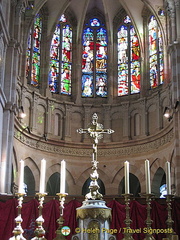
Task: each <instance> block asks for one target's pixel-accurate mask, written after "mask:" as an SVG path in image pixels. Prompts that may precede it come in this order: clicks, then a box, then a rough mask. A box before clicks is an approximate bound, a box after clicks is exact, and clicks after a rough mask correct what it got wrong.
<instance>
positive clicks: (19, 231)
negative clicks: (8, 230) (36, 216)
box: [9, 193, 26, 240]
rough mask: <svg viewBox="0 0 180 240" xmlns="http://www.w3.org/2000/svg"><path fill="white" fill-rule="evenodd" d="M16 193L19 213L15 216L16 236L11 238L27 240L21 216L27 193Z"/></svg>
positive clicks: (12, 239)
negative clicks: (24, 235)
mask: <svg viewBox="0 0 180 240" xmlns="http://www.w3.org/2000/svg"><path fill="white" fill-rule="evenodd" d="M15 195H16V196H17V198H18V206H17V208H18V215H17V217H16V218H15V222H16V226H15V228H14V230H13V233H14V236H13V237H11V238H10V239H9V240H26V239H25V238H24V237H23V232H24V231H23V229H22V226H21V223H22V221H23V220H22V217H21V209H22V203H23V197H24V195H25V193H15Z"/></svg>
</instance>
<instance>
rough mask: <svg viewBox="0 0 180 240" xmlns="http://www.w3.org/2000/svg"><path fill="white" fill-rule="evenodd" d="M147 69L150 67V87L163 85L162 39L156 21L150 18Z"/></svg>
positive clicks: (152, 17)
mask: <svg viewBox="0 0 180 240" xmlns="http://www.w3.org/2000/svg"><path fill="white" fill-rule="evenodd" d="M148 28H149V67H150V86H151V87H152V88H155V87H157V86H158V85H159V84H162V83H163V70H164V66H163V47H162V37H161V32H160V30H159V27H158V24H157V21H156V19H155V17H154V16H151V18H150V21H149V25H148Z"/></svg>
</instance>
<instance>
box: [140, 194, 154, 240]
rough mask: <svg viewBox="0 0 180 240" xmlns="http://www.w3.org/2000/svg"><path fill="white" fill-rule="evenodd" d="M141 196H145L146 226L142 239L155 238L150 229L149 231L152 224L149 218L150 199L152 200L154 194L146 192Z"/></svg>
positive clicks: (150, 239) (152, 239)
mask: <svg viewBox="0 0 180 240" xmlns="http://www.w3.org/2000/svg"><path fill="white" fill-rule="evenodd" d="M142 196H144V197H145V198H146V204H147V207H146V209H147V219H146V227H147V233H146V236H145V238H144V240H155V238H154V237H153V235H152V231H151V229H152V228H151V225H152V222H153V221H152V220H151V201H152V197H153V196H154V194H151V193H146V194H143V195H142Z"/></svg>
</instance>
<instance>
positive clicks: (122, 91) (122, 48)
mask: <svg viewBox="0 0 180 240" xmlns="http://www.w3.org/2000/svg"><path fill="white" fill-rule="evenodd" d="M127 50H128V31H127V26H125V25H122V26H121V27H120V29H119V31H118V96H123V95H126V94H128V52H127Z"/></svg>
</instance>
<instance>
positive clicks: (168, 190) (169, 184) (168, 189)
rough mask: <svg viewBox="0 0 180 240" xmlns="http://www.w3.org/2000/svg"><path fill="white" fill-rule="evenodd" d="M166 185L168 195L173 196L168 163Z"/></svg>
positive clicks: (168, 164) (167, 164) (168, 163)
mask: <svg viewBox="0 0 180 240" xmlns="http://www.w3.org/2000/svg"><path fill="white" fill-rule="evenodd" d="M166 185H167V195H171V173H170V162H166Z"/></svg>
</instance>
